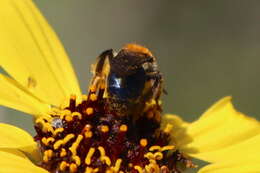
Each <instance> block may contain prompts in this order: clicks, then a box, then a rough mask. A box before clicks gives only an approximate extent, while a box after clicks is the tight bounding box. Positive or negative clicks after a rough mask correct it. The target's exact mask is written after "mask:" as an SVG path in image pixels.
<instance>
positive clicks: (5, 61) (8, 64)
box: [0, 0, 80, 106]
mask: <svg viewBox="0 0 260 173" xmlns="http://www.w3.org/2000/svg"><path fill="white" fill-rule="evenodd" d="M0 20H1V24H0V37H1V39H0V63H1V64H0V65H1V66H2V67H3V68H4V69H5V71H6V72H7V73H9V74H10V75H11V76H12V77H13V78H14V79H15V80H17V81H18V82H19V83H20V84H22V85H23V86H24V87H26V88H28V89H29V90H30V91H31V92H33V94H35V95H36V96H37V97H39V98H41V99H42V100H43V101H45V102H46V103H51V104H53V105H58V106H59V105H60V104H61V103H62V102H63V101H64V99H65V98H67V97H69V96H70V95H71V94H76V95H80V89H79V86H78V82H77V79H76V77H75V74H74V71H73V69H72V67H71V64H70V62H69V60H68V57H67V55H66V53H65V51H64V49H63V47H62V45H61V44H60V42H59V40H58V38H57V36H56V34H55V33H54V32H53V31H52V29H51V27H50V26H49V25H48V23H47V22H46V20H45V19H44V18H43V16H42V15H41V14H40V12H39V11H38V9H37V8H36V7H35V6H34V4H33V2H32V1H31V0H19V1H17V0H4V1H1V3H0Z"/></svg>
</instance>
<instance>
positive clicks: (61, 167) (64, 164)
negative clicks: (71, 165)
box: [60, 161, 68, 171]
mask: <svg viewBox="0 0 260 173" xmlns="http://www.w3.org/2000/svg"><path fill="white" fill-rule="evenodd" d="M67 166H68V163H67V162H65V161H62V162H61V164H60V170H61V171H65V170H66V168H67Z"/></svg>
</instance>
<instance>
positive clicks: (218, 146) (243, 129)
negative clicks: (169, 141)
mask: <svg viewBox="0 0 260 173" xmlns="http://www.w3.org/2000/svg"><path fill="white" fill-rule="evenodd" d="M164 121H167V120H164ZM174 125H175V126H178V127H179V128H180V129H181V135H177V136H176V135H175V140H176V141H177V143H178V147H179V148H180V149H181V150H182V151H183V152H184V153H187V154H189V155H190V156H193V157H196V158H198V159H201V160H205V161H208V162H220V161H224V160H229V159H233V160H238V159H240V158H241V157H243V158H246V157H247V156H248V155H250V154H251V155H252V154H253V153H254V152H255V153H256V154H257V155H259V154H260V150H259V149H258V148H259V147H258V146H259V145H260V137H259V134H260V124H259V122H258V121H256V120H255V119H253V118H249V117H247V116H245V115H243V114H241V113H239V112H237V111H236V110H235V109H234V107H233V105H232V103H231V98H230V97H225V98H223V99H221V100H220V101H218V102H217V103H216V104H215V105H213V106H212V107H211V108H210V109H209V110H208V111H207V112H205V113H204V114H203V115H202V116H201V117H200V118H199V119H198V120H197V121H195V122H193V123H190V124H188V123H186V124H185V125H182V126H180V125H178V124H177V123H175V124H174ZM179 131H180V130H179ZM173 134H174V131H173ZM250 159H251V160H252V159H253V158H250Z"/></svg>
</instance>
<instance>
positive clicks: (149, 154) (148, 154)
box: [144, 152, 154, 159]
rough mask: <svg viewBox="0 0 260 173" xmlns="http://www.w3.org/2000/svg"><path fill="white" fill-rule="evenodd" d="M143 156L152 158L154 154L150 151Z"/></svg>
mask: <svg viewBox="0 0 260 173" xmlns="http://www.w3.org/2000/svg"><path fill="white" fill-rule="evenodd" d="M144 157H145V158H147V159H154V155H153V153H151V152H148V153H146V154H145V155H144Z"/></svg>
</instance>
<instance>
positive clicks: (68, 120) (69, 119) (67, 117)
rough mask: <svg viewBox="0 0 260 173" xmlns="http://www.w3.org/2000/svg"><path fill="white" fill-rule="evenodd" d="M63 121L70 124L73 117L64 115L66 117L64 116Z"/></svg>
mask: <svg viewBox="0 0 260 173" xmlns="http://www.w3.org/2000/svg"><path fill="white" fill-rule="evenodd" d="M65 120H66V121H67V122H70V121H72V120H73V117H72V116H71V115H66V116H65Z"/></svg>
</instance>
